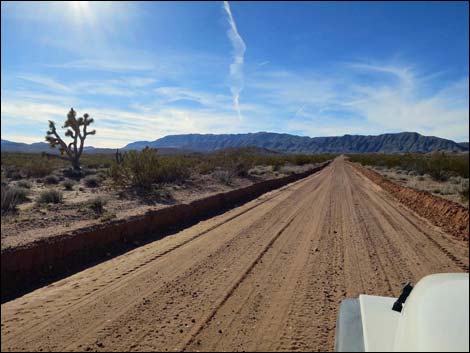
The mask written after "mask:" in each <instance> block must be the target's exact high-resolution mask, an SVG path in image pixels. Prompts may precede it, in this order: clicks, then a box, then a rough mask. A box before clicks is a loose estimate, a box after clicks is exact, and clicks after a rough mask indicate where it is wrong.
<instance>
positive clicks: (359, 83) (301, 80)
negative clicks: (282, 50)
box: [248, 63, 469, 140]
mask: <svg viewBox="0 0 470 353" xmlns="http://www.w3.org/2000/svg"><path fill="white" fill-rule="evenodd" d="M358 74H359V76H358ZM441 78H442V77H441V74H434V73H422V72H420V71H419V70H417V69H416V66H415V65H409V64H401V65H399V64H390V63H383V64H381V63H374V64H357V63H351V64H348V65H340V66H338V68H337V70H336V72H335V73H333V74H332V73H329V74H326V73H322V72H315V71H304V72H296V71H288V70H283V71H281V70H277V71H274V70H273V71H264V72H258V73H255V74H254V75H253V77H250V81H249V84H248V86H249V87H250V89H251V91H250V98H252V99H255V100H261V101H263V102H264V103H265V104H266V105H267V106H268V107H270V108H271V111H272V115H271V116H273V119H274V117H275V116H276V117H277V118H276V119H277V121H278V122H279V126H281V127H282V128H283V129H285V130H286V131H290V132H293V133H301V134H308V135H310V136H327V135H342V134H380V133H385V132H399V131H416V132H419V133H421V134H424V135H434V136H439V137H444V138H449V139H453V140H468V128H469V109H468V106H469V95H468V77H463V78H460V79H458V78H457V79H454V80H453V81H442V80H441ZM253 88H255V90H253ZM279 112H281V114H284V116H282V115H281V116H280V113H279Z"/></svg>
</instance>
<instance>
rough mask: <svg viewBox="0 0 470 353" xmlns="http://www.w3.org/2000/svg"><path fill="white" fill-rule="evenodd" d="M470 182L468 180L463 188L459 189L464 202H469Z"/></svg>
mask: <svg viewBox="0 0 470 353" xmlns="http://www.w3.org/2000/svg"><path fill="white" fill-rule="evenodd" d="M468 193H469V184H468V182H467V183H465V184H463V185H462V189H461V190H460V191H459V195H460V198H461V199H462V201H463V202H468Z"/></svg>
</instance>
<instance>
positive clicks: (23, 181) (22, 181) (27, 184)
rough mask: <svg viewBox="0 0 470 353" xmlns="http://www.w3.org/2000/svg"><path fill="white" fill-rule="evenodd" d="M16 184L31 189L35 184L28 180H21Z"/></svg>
mask: <svg viewBox="0 0 470 353" xmlns="http://www.w3.org/2000/svg"><path fill="white" fill-rule="evenodd" d="M16 185H18V186H19V187H20V188H24V189H31V187H32V186H33V184H32V183H31V182H30V181H28V180H20V181H18V182H17V183H16Z"/></svg>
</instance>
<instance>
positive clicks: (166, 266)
mask: <svg viewBox="0 0 470 353" xmlns="http://www.w3.org/2000/svg"><path fill="white" fill-rule="evenodd" d="M463 271H468V247H467V242H464V241H459V240H458V239H456V238H455V237H454V236H452V235H449V234H446V233H444V232H442V231H441V230H440V229H439V228H437V227H435V226H433V225H432V224H430V223H429V222H428V221H427V220H425V219H423V218H421V217H419V216H418V215H417V214H416V213H414V212H412V211H410V210H409V209H408V208H406V207H405V206H403V205H402V204H401V203H399V202H398V201H397V200H396V199H394V198H393V197H391V196H390V195H389V193H388V192H386V191H384V190H383V189H382V188H380V187H379V186H378V185H376V184H375V183H373V182H372V181H370V180H369V179H367V178H366V177H364V176H363V175H362V174H360V173H359V172H357V171H356V170H355V169H354V168H353V167H352V166H351V165H350V164H348V163H345V161H344V159H342V158H339V159H336V160H335V161H334V162H333V163H332V164H330V165H329V166H328V167H326V168H325V169H324V170H322V171H321V172H319V173H317V174H315V175H313V176H311V177H308V178H305V179H303V180H302V181H300V182H297V183H294V184H291V185H289V186H287V187H284V188H282V189H279V190H276V191H273V192H270V193H268V194H264V195H263V196H261V197H260V198H258V199H256V200H254V201H251V202H249V203H247V204H245V205H243V206H241V207H238V208H235V209H233V210H231V211H229V212H227V213H225V214H222V215H220V216H217V217H214V218H211V219H209V220H207V221H204V222H200V223H198V224H197V225H195V226H193V227H190V228H187V229H185V230H184V231H182V232H179V233H177V234H175V235H172V236H169V237H166V238H164V239H162V240H159V241H156V242H153V243H151V244H147V245H145V246H141V247H139V248H137V249H135V250H133V251H131V252H128V253H126V254H124V255H121V256H119V257H116V258H114V259H111V260H109V261H106V262H103V263H101V264H98V265H96V266H94V267H91V268H88V269H86V270H84V271H82V272H80V273H77V274H75V275H73V276H70V277H68V278H66V279H63V280H61V281H59V282H56V283H53V284H51V285H49V286H47V287H44V288H41V289H38V290H36V291H34V292H32V293H29V294H27V295H25V296H23V297H20V298H17V299H15V300H13V301H10V302H7V303H5V304H3V305H2V307H1V324H2V331H1V349H2V351H18V350H20V351H39V350H44V351H49V350H52V351H83V350H85V351H89V350H92V351H95V350H96V351H174V350H186V351H224V350H231V351H247V350H250V351H254V350H257V351H263V350H267V351H286V350H287V351H291V350H296V351H331V350H332V349H333V345H334V332H335V321H336V314H337V310H338V306H339V303H340V302H341V300H342V299H343V298H346V297H356V296H358V295H359V294H360V293H367V294H372V295H385V296H397V295H398V294H399V293H400V292H401V288H402V286H403V284H404V283H405V282H407V281H412V282H416V281H418V280H419V279H420V278H422V277H423V276H425V275H428V274H431V273H439V272H463Z"/></svg>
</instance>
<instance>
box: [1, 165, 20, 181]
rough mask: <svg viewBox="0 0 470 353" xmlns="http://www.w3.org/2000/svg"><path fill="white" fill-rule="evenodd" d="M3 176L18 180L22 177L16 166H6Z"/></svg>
mask: <svg viewBox="0 0 470 353" xmlns="http://www.w3.org/2000/svg"><path fill="white" fill-rule="evenodd" d="M5 176H6V177H7V178H8V179H11V180H20V179H21V178H22V177H23V176H22V175H21V173H20V171H18V170H17V169H16V168H6V169H5Z"/></svg>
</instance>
